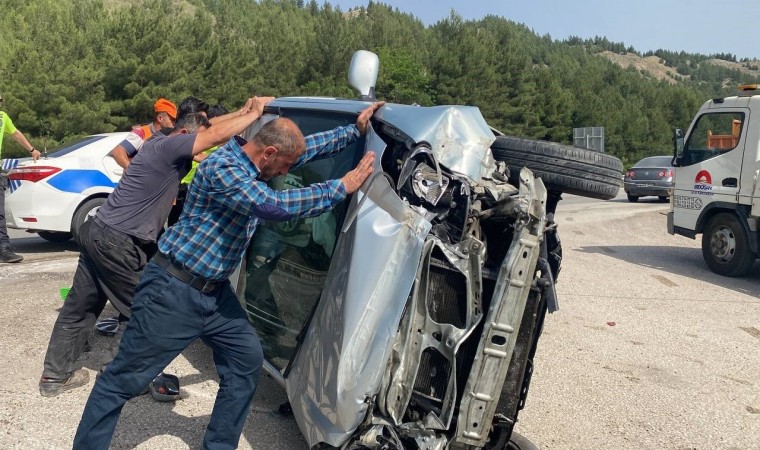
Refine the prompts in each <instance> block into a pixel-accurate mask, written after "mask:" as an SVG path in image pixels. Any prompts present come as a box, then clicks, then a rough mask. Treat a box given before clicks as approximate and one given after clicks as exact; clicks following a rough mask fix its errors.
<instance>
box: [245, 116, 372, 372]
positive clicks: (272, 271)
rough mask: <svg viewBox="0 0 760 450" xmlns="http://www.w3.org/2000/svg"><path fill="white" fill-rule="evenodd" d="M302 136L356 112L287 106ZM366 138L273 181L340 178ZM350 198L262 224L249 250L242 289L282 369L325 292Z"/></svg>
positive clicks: (279, 184) (287, 185)
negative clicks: (301, 216) (322, 209)
mask: <svg viewBox="0 0 760 450" xmlns="http://www.w3.org/2000/svg"><path fill="white" fill-rule="evenodd" d="M281 115H282V117H288V118H290V119H291V120H293V121H294V122H295V123H296V124H297V125H298V127H299V128H300V129H301V132H302V133H303V134H304V135H309V134H313V133H317V132H320V131H326V130H331V129H333V128H335V127H338V126H344V125H349V124H352V123H355V122H356V115H350V114H336V113H326V112H314V111H299V110H284V111H282V112H281ZM363 149H364V139H363V138H362V139H360V140H359V141H357V142H354V143H353V144H351V145H350V146H348V147H347V148H346V149H345V150H343V151H342V152H341V153H340V154H338V155H336V156H334V157H332V158H327V159H322V160H317V161H312V162H309V163H307V164H304V165H303V166H301V167H299V168H297V169H295V170H293V171H291V172H290V173H288V174H287V175H285V176H282V177H277V178H274V179H272V180H271V181H270V182H269V185H270V186H271V187H272V188H274V189H293V188H300V187H304V186H308V185H310V184H313V183H319V182H322V181H326V180H329V179H333V178H340V177H342V176H343V175H345V174H346V172H348V171H349V170H351V169H352V168H353V167H354V166H355V165H356V163H358V162H359V160H360V159H361V156H362V150H363ZM347 203H348V201H344V202H343V203H342V204H341V205H338V206H337V207H336V208H335V209H333V210H332V211H329V212H326V213H324V214H322V215H321V216H318V217H311V218H307V219H297V220H292V221H290V222H265V221H262V222H260V223H259V226H258V228H257V230H256V233H254V235H253V238H252V239H251V243H250V245H249V247H248V250H247V252H246V264H245V272H244V273H242V274H241V276H242V277H243V278H244V283H245V284H244V288H243V290H242V291H239V292H241V294H239V295H240V296H241V302H242V303H243V307H244V308H245V310H246V311H247V312H248V318H249V320H250V321H251V323H252V324H253V326H254V328H255V329H256V332H257V333H258V335H259V338H260V339H261V345H262V348H263V350H264V353H265V354H266V356H267V360H269V361H270V362H273V363H274V364H275V365H276V366H277V367H278V369H284V368H285V367H286V366H287V363H288V361H289V360H290V357H291V355H292V354H293V352H294V350H295V348H296V344H297V341H296V338H297V336H298V333H299V332H300V331H301V329H302V327H303V326H304V325H305V324H306V322H307V320H308V318H309V316H310V313H311V311H312V309H313V308H314V306H315V305H316V303H317V301H318V300H319V297H320V295H321V293H322V289H323V287H324V283H325V280H326V278H327V270H328V268H329V267H330V262H331V261H332V256H333V250H334V249H335V244H336V242H337V239H338V235H339V233H340V229H341V227H342V225H343V220H344V218H345V212H346V207H347Z"/></svg>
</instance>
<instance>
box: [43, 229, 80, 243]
mask: <svg viewBox="0 0 760 450" xmlns="http://www.w3.org/2000/svg"><path fill="white" fill-rule="evenodd" d="M37 235H38V236H39V237H41V238H42V239H44V240H46V241H49V242H66V241H68V240H69V239H71V236H72V234H71V233H67V232H65V231H38V232H37Z"/></svg>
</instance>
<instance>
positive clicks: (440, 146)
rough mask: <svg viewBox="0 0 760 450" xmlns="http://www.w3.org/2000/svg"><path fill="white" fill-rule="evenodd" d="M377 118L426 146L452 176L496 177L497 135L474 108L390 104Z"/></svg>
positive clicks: (472, 180)
mask: <svg viewBox="0 0 760 450" xmlns="http://www.w3.org/2000/svg"><path fill="white" fill-rule="evenodd" d="M375 118H376V119H377V120H378V121H380V122H382V123H385V124H388V125H391V126H392V127H393V128H395V129H396V130H397V131H399V132H401V133H403V134H404V135H405V136H406V137H407V138H408V139H409V140H411V141H412V142H415V143H418V144H419V143H423V142H426V143H428V144H429V145H430V149H431V151H432V153H433V155H435V158H436V160H438V162H439V163H441V164H442V165H444V166H446V167H448V168H449V169H450V170H451V171H452V172H456V173H458V174H460V175H464V176H466V177H467V178H468V179H469V180H470V181H471V182H478V181H480V180H481V179H482V178H487V177H489V176H490V175H491V173H493V171H494V167H495V164H496V163H495V161H494V159H493V155H492V154H491V150H490V147H491V143H493V141H494V135H493V133H492V132H491V129H490V128H489V126H488V124H487V123H486V121H485V119H483V116H482V115H481V114H480V110H479V109H478V108H476V107H474V106H433V107H429V108H422V107H419V106H407V105H396V104H387V105H386V106H384V107H383V108H380V110H378V111H377V113H375Z"/></svg>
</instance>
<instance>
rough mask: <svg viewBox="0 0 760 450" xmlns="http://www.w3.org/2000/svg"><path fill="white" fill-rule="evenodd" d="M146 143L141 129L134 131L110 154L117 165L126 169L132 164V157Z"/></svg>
mask: <svg viewBox="0 0 760 450" xmlns="http://www.w3.org/2000/svg"><path fill="white" fill-rule="evenodd" d="M144 143H145V139H144V138H143V132H142V130H141V129H139V128H137V129H133V130H132V131H130V132H129V134H127V137H126V138H125V139H124V140H123V141H121V142H119V144H118V145H117V146H116V147H114V148H113V150H111V151H110V152H109V155H111V157H113V159H114V160H115V161H116V164H118V165H120V166H121V167H122V168H124V169H126V168H127V166H128V165H129V164H130V163H131V162H132V157H133V156H135V155H136V154H137V152H138V151H139V150H140V149H141V148H142V146H143V144H144Z"/></svg>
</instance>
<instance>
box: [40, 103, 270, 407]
mask: <svg viewBox="0 0 760 450" xmlns="http://www.w3.org/2000/svg"><path fill="white" fill-rule="evenodd" d="M271 99H272V98H271V97H254V98H251V99H249V100H248V102H247V103H246V105H245V106H244V107H243V108H241V110H239V111H238V112H236V113H233V114H229V115H228V116H225V120H222V121H220V122H216V123H215V124H214V126H213V127H210V126H209V123H208V120H207V119H206V117H205V115H202V114H197V113H191V114H187V115H185V116H180V117H179V118H178V119H177V122H176V125H175V129H174V131H173V132H172V133H171V134H170V135H169V136H160V135H159V136H155V137H154V138H152V139H150V140H149V141H147V142H146V143H145V145H144V146H143V148H142V150H141V151H140V152H139V153H138V154H137V156H135V158H134V159H133V160H132V163H131V164H130V165H129V167H128V168H127V170H126V172H125V174H124V176H123V177H122V179H121V181H120V182H119V185H118V186H117V187H116V189H115V190H114V191H113V192H112V193H111V195H110V196H109V197H108V200H107V201H106V203H105V204H104V205H103V206H102V207H100V208H99V209H98V212H97V215H96V216H95V217H94V218H93V219H92V220H88V221H87V222H85V223H84V225H82V229H81V231H80V236H79V241H80V246H81V248H80V255H79V263H78V266H77V270H76V273H75V275H74V282H73V285H72V288H71V290H70V291H69V295H68V297H67V298H66V301H65V302H64V304H63V307H62V308H61V312H60V313H59V315H58V319H57V320H56V323H55V325H54V326H53V332H52V335H51V336H50V343H49V344H48V349H47V353H46V355H45V363H44V371H43V373H42V377H41V378H40V383H39V387H40V394H41V395H43V396H45V397H52V396H56V395H58V394H60V393H62V392H64V391H67V390H70V389H74V388H76V387H79V386H83V385H85V384H87V382H88V380H89V374H88V372H87V371H86V370H84V369H79V370H76V371H74V370H73V366H74V362H75V361H76V360H77V359H78V358H79V356H80V355H81V354H82V351H83V349H84V346H85V344H86V342H87V338H88V337H89V334H90V331H91V330H92V327H93V325H94V324H95V320H96V319H97V318H98V315H100V312H101V311H102V310H103V308H104V307H105V304H106V301H107V300H108V299H110V300H111V302H112V303H113V305H114V306H115V307H116V309H117V310H118V311H119V313H120V317H123V318H124V319H125V320H126V319H127V318H128V317H129V316H130V310H131V307H132V298H133V297H134V292H135V286H136V285H137V282H138V281H139V278H140V275H141V273H142V271H143V269H144V268H145V265H146V264H147V262H148V260H149V259H150V257H151V256H152V255H153V252H154V251H155V242H156V239H157V238H158V235H159V233H160V231H161V229H162V228H163V224H164V223H165V222H166V219H167V218H168V216H169V212H170V210H171V207H172V203H173V201H174V198H175V197H176V195H177V190H178V188H179V182H180V180H181V179H182V178H183V177H184V176H185V175H186V174H187V171H188V169H189V164H188V163H189V161H190V160H191V159H192V158H193V156H194V155H196V154H198V153H200V152H202V151H204V150H206V149H208V148H209V147H213V146H215V145H219V144H222V143H224V142H226V141H227V140H229V139H230V138H231V137H232V136H234V135H236V134H239V133H241V132H242V131H243V130H245V129H246V128H247V127H248V126H249V125H251V124H252V123H253V122H255V121H256V120H257V119H258V118H259V117H261V114H262V113H263V110H264V105H265V104H266V103H268V102H269V101H271ZM123 329H124V327H123V326H120V327H119V330H120V331H119V332H117V334H116V338H115V339H114V342H113V343H112V349H111V350H112V355H111V358H113V356H115V353H116V351H117V350H118V348H119V341H120V339H121V333H122V331H123ZM109 362H110V360H109Z"/></svg>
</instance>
